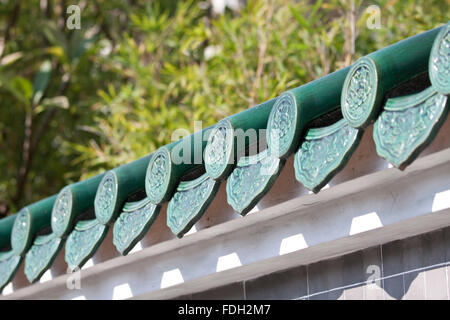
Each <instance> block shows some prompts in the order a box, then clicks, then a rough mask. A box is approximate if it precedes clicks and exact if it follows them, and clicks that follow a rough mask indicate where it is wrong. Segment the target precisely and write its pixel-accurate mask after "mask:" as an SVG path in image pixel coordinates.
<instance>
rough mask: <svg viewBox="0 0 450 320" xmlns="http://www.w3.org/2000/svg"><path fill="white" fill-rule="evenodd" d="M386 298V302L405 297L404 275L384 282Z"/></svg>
mask: <svg viewBox="0 0 450 320" xmlns="http://www.w3.org/2000/svg"><path fill="white" fill-rule="evenodd" d="M383 287H384V298H385V299H386V300H391V299H395V300H399V299H401V298H402V297H403V294H404V292H403V275H399V276H395V277H391V278H387V279H384V280H383Z"/></svg>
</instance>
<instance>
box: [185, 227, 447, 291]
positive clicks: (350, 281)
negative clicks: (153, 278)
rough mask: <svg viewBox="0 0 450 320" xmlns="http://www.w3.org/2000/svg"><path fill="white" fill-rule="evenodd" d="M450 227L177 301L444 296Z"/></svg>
mask: <svg viewBox="0 0 450 320" xmlns="http://www.w3.org/2000/svg"><path fill="white" fill-rule="evenodd" d="M449 275H450V227H447V228H445V229H441V230H436V231H433V232H429V233H425V234H422V235H418V236H414V237H411V238H406V239H402V240H396V241H393V242H389V243H386V244H382V245H379V246H375V247H371V248H368V249H365V250H361V251H357V252H354V253H350V254H347V255H343V256H341V257H338V258H334V259H328V260H324V261H320V262H316V263H313V264H309V265H305V266H298V267H295V268H291V269H289V270H286V271H283V272H277V273H272V274H269V275H266V276H263V277H259V278H256V279H252V280H247V281H242V282H237V283H232V284H229V285H226V286H224V287H220V288H215V289H212V290H208V291H205V292H200V293H195V294H192V295H187V296H182V297H179V298H178V299H193V300H196V299H305V300H317V299H320V300H329V299H331V300H335V299H343V300H353V299H358V300H373V299H377V300H390V299H416V300H417V299H418V300H435V299H438V300H448V299H449V297H450V296H449V291H450V281H449Z"/></svg>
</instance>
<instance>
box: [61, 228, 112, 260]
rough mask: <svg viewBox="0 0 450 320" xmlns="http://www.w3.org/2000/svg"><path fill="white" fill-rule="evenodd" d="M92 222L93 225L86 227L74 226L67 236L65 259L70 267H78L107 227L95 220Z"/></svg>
mask: <svg viewBox="0 0 450 320" xmlns="http://www.w3.org/2000/svg"><path fill="white" fill-rule="evenodd" d="M83 222H84V221H83ZM92 222H93V225H92V226H90V227H88V228H83V229H81V228H80V229H78V228H77V227H75V229H74V230H73V231H72V233H71V234H70V235H69V236H68V237H67V242H66V255H65V260H66V262H67V264H68V265H69V267H70V268H72V269H73V268H75V267H79V266H80V264H81V263H82V262H83V260H84V259H86V258H87V257H89V256H90V255H91V253H92V252H93V251H94V250H95V248H96V246H97V244H98V243H99V242H100V241H101V240H102V238H103V236H104V232H105V230H106V228H107V227H106V226H105V225H103V224H100V223H98V222H97V221H96V220H93V221H92ZM88 223H91V221H88Z"/></svg>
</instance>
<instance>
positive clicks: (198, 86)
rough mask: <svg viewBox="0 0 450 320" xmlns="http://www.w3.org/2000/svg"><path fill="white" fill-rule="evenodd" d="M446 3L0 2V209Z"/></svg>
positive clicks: (441, 16) (396, 35) (286, 83)
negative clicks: (76, 23)
mask: <svg viewBox="0 0 450 320" xmlns="http://www.w3.org/2000/svg"><path fill="white" fill-rule="evenodd" d="M71 4H77V5H79V7H80V9H81V29H80V30H69V29H68V28H67V27H66V20H67V18H68V17H69V16H70V14H68V13H67V12H66V10H67V7H68V6H69V5H71ZM370 5H378V6H379V8H380V13H381V16H380V18H381V19H380V28H379V29H370V28H368V27H367V19H369V18H370V12H368V11H367V8H368V7H369V6H370ZM449 5H450V0H373V1H362V0H329V1H326V0H324V1H306V0H302V1H293V0H265V1H263V0H260V1H259V0H248V1H243V0H232V1H230V0H228V1H227V0H208V1H176V0H159V1H145V0H127V1H126V0H95V1H94V0H89V1H88V0H84V1H66V0H0V170H1V174H0V217H1V216H4V215H7V214H10V213H13V212H16V211H17V210H18V209H20V208H21V207H22V206H24V205H26V204H28V203H31V202H34V201H36V200H39V199H41V198H43V197H46V196H49V195H51V194H54V193H57V192H58V191H59V190H60V189H61V188H62V187H63V186H64V185H66V184H69V183H72V182H76V181H78V180H80V179H85V178H87V177H90V176H92V175H95V174H97V173H100V172H103V171H105V170H107V169H111V168H113V167H116V166H119V165H121V164H124V163H127V162H130V161H132V160H134V159H136V158H138V157H140V156H143V155H145V154H148V153H150V152H152V151H153V150H155V149H156V148H158V147H159V146H161V145H164V144H166V143H168V142H170V138H171V133H172V131H173V130H174V129H175V128H186V129H188V130H190V131H192V128H193V121H194V120H202V121H203V127H206V126H209V125H212V124H214V123H215V122H217V121H218V120H220V119H221V118H224V117H226V116H228V115H231V114H234V113H236V112H239V111H241V110H243V109H245V108H248V107H250V106H252V105H255V104H257V103H260V102H263V101H265V100H267V99H269V98H273V97H275V96H277V95H279V94H280V93H282V92H283V91H285V90H287V89H290V88H293V87H296V86H299V85H301V84H303V83H306V82H308V81H311V80H314V79H316V78H318V77H321V76H323V75H325V74H328V73H330V72H332V71H335V70H337V69H340V68H342V67H344V66H347V65H349V64H351V63H352V62H353V61H355V60H356V59H358V58H359V57H361V56H363V55H365V54H368V53H370V52H372V51H374V50H377V49H380V48H382V47H385V46H387V45H388V44H391V43H393V42H396V41H399V40H401V39H404V38H406V37H409V36H412V35H414V34H417V33H420V32H423V31H425V30H428V29H431V28H433V27H436V26H439V25H441V24H443V23H445V22H447V20H448V11H449Z"/></svg>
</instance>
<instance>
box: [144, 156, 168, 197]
mask: <svg viewBox="0 0 450 320" xmlns="http://www.w3.org/2000/svg"><path fill="white" fill-rule="evenodd" d="M155 157H156V158H155V159H154V160H153V162H152V164H151V168H150V171H149V172H147V182H148V187H147V188H146V191H147V195H148V196H149V197H150V198H151V199H152V200H155V199H158V198H159V197H160V196H161V194H163V193H164V192H165V190H163V188H164V185H165V183H166V180H167V178H168V177H167V175H168V161H169V159H168V158H167V155H166V154H164V153H158V154H157V155H156V156H155Z"/></svg>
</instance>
